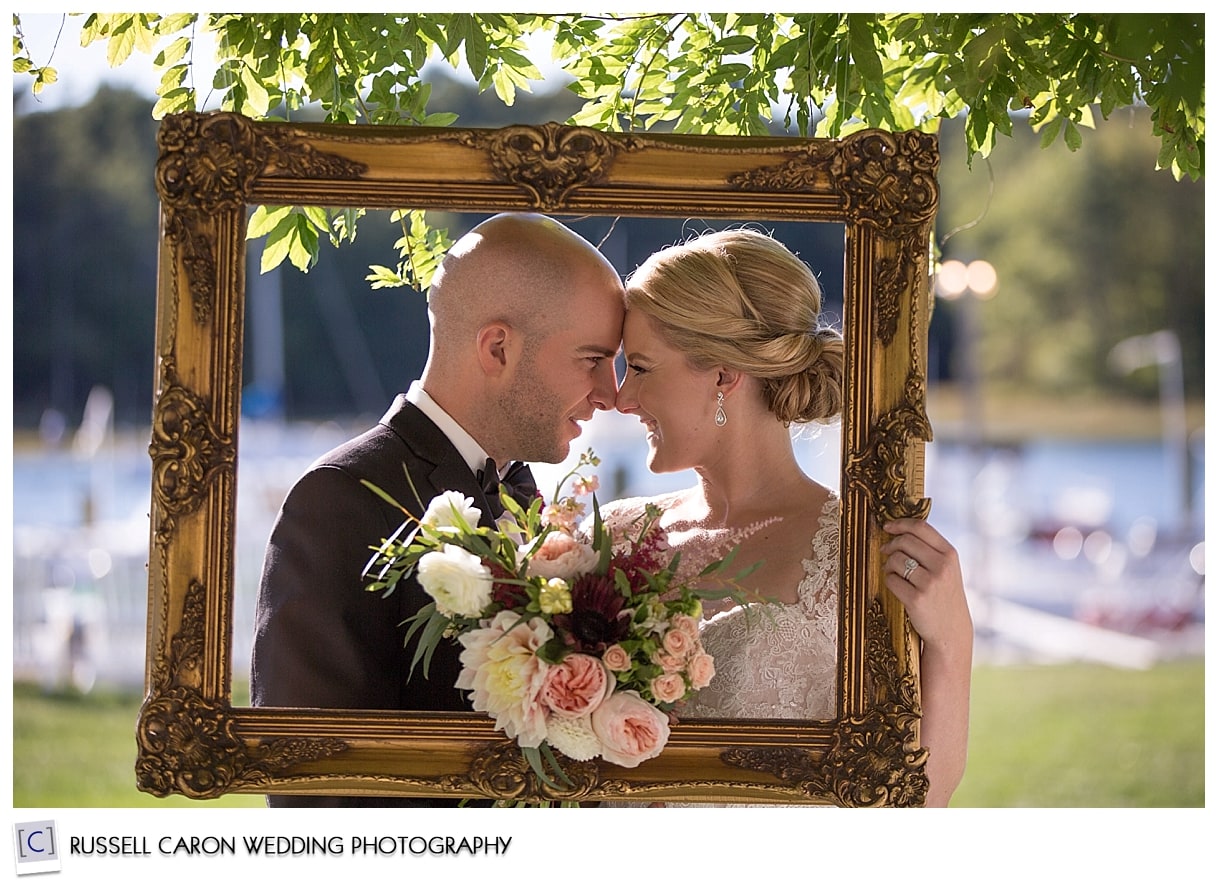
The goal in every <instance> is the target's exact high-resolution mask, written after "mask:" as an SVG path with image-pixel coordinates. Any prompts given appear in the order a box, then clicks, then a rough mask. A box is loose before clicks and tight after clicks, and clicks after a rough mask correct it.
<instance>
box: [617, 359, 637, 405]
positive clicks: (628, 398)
mask: <svg viewBox="0 0 1218 882" xmlns="http://www.w3.org/2000/svg"><path fill="white" fill-rule="evenodd" d="M635 386H636V382H635V379H634V378H633V377H632V376H631V375H630V368H627V369H626V376H625V377H623V379H622V385H620V386H618V389H617V409H618V411H619V412H621V413H626V414H629V413H634V411H636V410H638V409H639V398H638V394H637V392H636V390H635Z"/></svg>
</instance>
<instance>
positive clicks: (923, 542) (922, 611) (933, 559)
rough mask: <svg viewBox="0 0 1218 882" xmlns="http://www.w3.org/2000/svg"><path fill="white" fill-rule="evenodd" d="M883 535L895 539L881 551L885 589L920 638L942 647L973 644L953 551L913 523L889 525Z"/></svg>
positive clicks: (907, 520)
mask: <svg viewBox="0 0 1218 882" xmlns="http://www.w3.org/2000/svg"><path fill="white" fill-rule="evenodd" d="M884 530H885V531H886V532H887V533H889V534H890V535H892V537H893V538H892V539H890V540H889V541H888V542H887V543H885V544H884V545H883V546H881V547H880V552H881V553H882V554H886V555H888V560H887V561H886V562H885V564H884V584H885V585H887V586H888V589H889V590H890V591H892V593H893V594H895V595H896V596H897V599H898V600H900V601H901V603H902V604H904V606H905V610H906V612H907V613H908V614H909V621H910V624H911V625H913V628H914V630H915V631H917V632H918V636H920V637H921V638H922V640H923V641H925V642H927V643H931V644H936V645H938V646H941V647H944V648H947V647H949V646H951V645H953V644H955V643H956V642H957V641H968V642H969V643H970V644H971V642H972V631H973V622H972V617H971V616H970V615H969V611H968V601H967V600H966V599H965V596H964V576H963V574H962V573H961V570H960V556H959V554H957V552H956V549H955V548H954V547H953V546H952V544H951V543H950V542H948V541H947V540H946V539H945V538H943V535H942V534H941V533H940V532H939V531H938V530H936V529H935V528H934V527H932V526H931V525H930V524H928V523H927V522H926V521H923V520H919V519H917V518H903V519H901V520H895V521H890V522H889V523H887V524H885V525H884ZM910 561H913V562H914V563H913V564H911V563H910Z"/></svg>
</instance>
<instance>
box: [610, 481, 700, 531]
mask: <svg viewBox="0 0 1218 882" xmlns="http://www.w3.org/2000/svg"><path fill="white" fill-rule="evenodd" d="M686 492H687V491H685V490H678V491H676V492H673V493H663V494H661V495H659V496H628V497H626V498H624V499H614V500H612V501H611V502H606V503H604V504H602V505H600V510H601V518H602V519H603V520H604V521H605V523H607V524H611V525H612V524H621V523H629V522H630V521H633V520H635V519H636V518H638V517H640V516H641V515H642V514H643V513H644V512H645V511H647V506H649V505H654V506H655V507H656V508H658V509H660V510H662V511H663V510H666V509H670V508H673V507H674V506H675V505H677V503H679V502H680V501H681V499H682V497H683V496H684V495H685V493H686Z"/></svg>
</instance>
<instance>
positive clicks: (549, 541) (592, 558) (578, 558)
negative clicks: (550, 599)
mask: <svg viewBox="0 0 1218 882" xmlns="http://www.w3.org/2000/svg"><path fill="white" fill-rule="evenodd" d="M596 562H597V554H596V552H595V551H593V550H592V546H591V545H589V544H587V543H585V542H580V541H579V540H578V539H576V538H575V537H574V536H572V535H571V534H570V533H565V532H563V531H562V530H552V531H551V532H549V533H547V534H546V535H545V538H544V539H542V540H541V544H540V545H538V546H537V550H536V551H535V552H534V553H533V556H532V557H531V558H529V575H530V576H541V577H542V578H543V579H554V578H559V579H566V580H567V581H568V582H573V581H574V580H575V578H576V577H577V576H582V575H583V574H584V573H590V572H592V570H594V569H595V568H596Z"/></svg>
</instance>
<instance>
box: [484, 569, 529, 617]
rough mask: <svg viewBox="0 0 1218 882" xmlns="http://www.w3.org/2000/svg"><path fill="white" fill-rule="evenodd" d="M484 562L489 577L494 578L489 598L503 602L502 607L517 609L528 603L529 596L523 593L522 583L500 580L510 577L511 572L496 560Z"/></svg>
mask: <svg viewBox="0 0 1218 882" xmlns="http://www.w3.org/2000/svg"><path fill="white" fill-rule="evenodd" d="M484 563H485V564H486V567H487V569H489V570H490V571H491V578H493V579H494V580H495V581H494V584H493V585H492V586H491V600H493V601H494V602H495V603H500V604H503V608H504V609H519V608H520V607H522V606H527V605H528V602H529V596H528V594H526V593H525V590H524V586H523V585H513V584H510V583H508V582H503V581H500V580H502V579H509V578H512V574H511V573H509V572H508V571H507V570H506V569H504V568H503V567H502V566H500V565H499V563H498V562H497V561H493V560H491V561H484Z"/></svg>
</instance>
